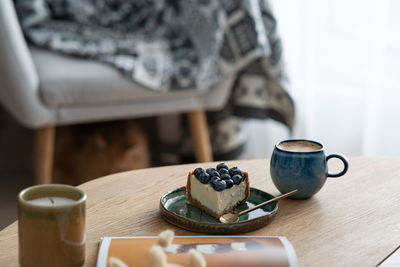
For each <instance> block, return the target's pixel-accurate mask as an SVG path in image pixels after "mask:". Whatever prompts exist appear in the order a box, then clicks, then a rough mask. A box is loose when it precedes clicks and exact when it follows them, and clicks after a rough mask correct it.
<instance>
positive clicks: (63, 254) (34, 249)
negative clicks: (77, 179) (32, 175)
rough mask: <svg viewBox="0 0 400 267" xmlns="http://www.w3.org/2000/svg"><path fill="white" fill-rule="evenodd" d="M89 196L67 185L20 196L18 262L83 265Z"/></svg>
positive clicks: (36, 189) (45, 187)
mask: <svg viewBox="0 0 400 267" xmlns="http://www.w3.org/2000/svg"><path fill="white" fill-rule="evenodd" d="M85 202H86V194H85V193H84V192H83V191H82V190H80V189H78V188H76V187H73V186H68V185H57V184H49V185H37V186H32V187H29V188H26V189H24V190H23V191H21V192H20V193H19V195H18V238H19V263H20V265H21V266H22V267H26V266H43V267H46V266H82V265H83V263H84V261H85V240H86V237H85Z"/></svg>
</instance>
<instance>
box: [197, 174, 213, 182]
mask: <svg viewBox="0 0 400 267" xmlns="http://www.w3.org/2000/svg"><path fill="white" fill-rule="evenodd" d="M198 179H199V181H200V183H202V184H208V182H210V180H211V176H210V175H209V174H208V173H206V172H202V173H200V175H199V177H198Z"/></svg>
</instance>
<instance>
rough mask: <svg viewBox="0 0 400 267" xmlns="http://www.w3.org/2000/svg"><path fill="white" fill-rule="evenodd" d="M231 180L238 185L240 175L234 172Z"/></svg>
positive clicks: (240, 179)
mask: <svg viewBox="0 0 400 267" xmlns="http://www.w3.org/2000/svg"><path fill="white" fill-rule="evenodd" d="M232 180H233V182H234V183H235V185H238V184H240V182H241V181H242V175H240V174H235V175H233V176H232Z"/></svg>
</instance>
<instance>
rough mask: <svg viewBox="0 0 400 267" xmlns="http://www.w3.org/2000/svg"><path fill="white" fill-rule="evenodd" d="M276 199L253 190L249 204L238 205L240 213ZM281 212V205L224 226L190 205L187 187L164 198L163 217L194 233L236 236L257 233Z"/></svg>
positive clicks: (256, 212) (265, 208)
mask: <svg viewBox="0 0 400 267" xmlns="http://www.w3.org/2000/svg"><path fill="white" fill-rule="evenodd" d="M271 198H273V196H272V195H271V194H268V193H266V192H264V191H261V190H258V189H255V188H250V196H249V198H248V200H247V202H246V203H244V204H241V205H240V206H238V208H237V211H238V212H240V211H242V210H245V209H247V208H251V207H253V206H255V205H257V204H260V203H262V202H264V201H267V200H269V199H271ZM277 211H278V202H276V201H275V202H273V203H270V204H267V205H265V206H263V207H261V208H259V209H256V210H254V211H251V212H248V213H246V214H243V215H241V216H240V217H239V221H238V222H235V223H228V224H224V223H221V222H219V220H217V219H215V218H214V217H212V216H210V215H208V214H207V213H205V212H204V211H202V210H200V209H198V208H196V207H194V206H192V205H190V204H189V203H186V188H185V187H180V188H178V189H175V190H173V191H170V192H168V193H166V194H165V195H164V196H162V197H161V199H160V213H161V217H162V218H163V219H164V220H166V221H167V222H169V223H171V224H174V225H176V226H178V227H181V228H184V229H186V230H189V231H193V232H200V233H209V234H235V233H245V232H250V231H253V230H256V229H258V228H261V227H263V226H265V225H267V224H268V223H269V222H270V221H271V219H272V218H273V217H274V216H275V214H276V212H277Z"/></svg>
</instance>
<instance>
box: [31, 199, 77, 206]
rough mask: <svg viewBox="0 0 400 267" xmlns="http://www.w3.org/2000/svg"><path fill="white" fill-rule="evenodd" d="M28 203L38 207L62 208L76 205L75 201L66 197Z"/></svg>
mask: <svg viewBox="0 0 400 267" xmlns="http://www.w3.org/2000/svg"><path fill="white" fill-rule="evenodd" d="M28 202H29V203H32V204H35V205H38V206H62V205H65V204H71V203H74V202H75V200H73V199H70V198H66V197H41V198H36V199H31V200H28Z"/></svg>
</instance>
